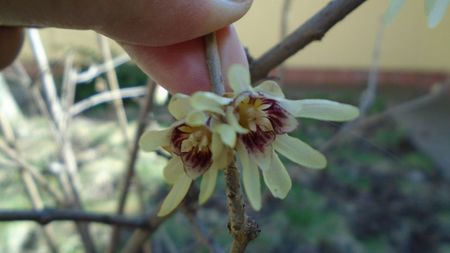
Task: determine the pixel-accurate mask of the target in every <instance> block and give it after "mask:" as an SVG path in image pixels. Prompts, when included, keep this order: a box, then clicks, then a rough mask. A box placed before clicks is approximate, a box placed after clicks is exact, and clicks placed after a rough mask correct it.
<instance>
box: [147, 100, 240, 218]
mask: <svg viewBox="0 0 450 253" xmlns="http://www.w3.org/2000/svg"><path fill="white" fill-rule="evenodd" d="M190 99H191V98H190V97H189V96H186V95H182V94H177V95H175V96H174V97H173V98H172V99H171V101H170V103H169V112H170V113H171V114H172V115H173V116H174V117H175V119H177V120H178V121H177V122H176V123H174V124H173V125H172V126H171V127H169V128H167V129H163V130H156V131H147V132H145V133H144V134H143V135H142V136H141V138H140V141H139V145H140V147H141V149H143V150H144V151H148V152H151V151H155V150H156V149H158V148H159V147H163V148H165V149H166V150H168V151H169V152H170V153H171V154H172V158H171V159H170V160H169V162H168V163H167V165H166V166H165V167H164V170H163V175H164V178H165V179H166V181H167V182H168V183H169V184H172V185H173V187H172V189H171V190H170V192H169V194H168V195H167V196H166V198H165V199H164V201H163V203H162V205H161V208H160V210H159V212H158V216H165V215H167V214H169V213H170V212H172V211H173V210H174V209H175V208H176V207H177V206H178V205H179V204H180V203H181V201H182V200H183V199H184V197H185V196H186V194H187V192H188V190H189V188H190V186H191V184H192V181H193V180H195V179H197V178H198V177H200V176H202V181H201V183H200V193H199V202H200V204H202V203H204V202H206V201H207V200H208V198H209V197H210V196H211V195H212V193H213V191H214V188H215V186H216V180H217V174H218V171H219V170H220V169H223V168H225V167H226V166H227V165H228V164H229V163H230V161H231V160H232V159H233V153H232V151H231V149H230V147H229V146H230V145H231V144H233V143H230V144H229V145H228V146H227V145H226V144H224V142H222V139H223V137H226V135H225V136H224V135H223V134H222V136H223V137H221V134H220V131H219V130H220V129H222V128H223V127H220V125H221V124H219V123H217V122H216V119H215V117H214V114H209V113H207V112H203V111H198V110H195V109H193V108H192V107H191V106H190V104H191V103H190ZM213 129H215V130H213ZM233 145H234V144H233Z"/></svg>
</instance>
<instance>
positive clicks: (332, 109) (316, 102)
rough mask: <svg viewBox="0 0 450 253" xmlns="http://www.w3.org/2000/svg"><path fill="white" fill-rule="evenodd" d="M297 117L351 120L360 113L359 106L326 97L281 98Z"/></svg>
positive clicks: (286, 107) (287, 108) (282, 102)
mask: <svg viewBox="0 0 450 253" xmlns="http://www.w3.org/2000/svg"><path fill="white" fill-rule="evenodd" d="M280 102H281V104H282V106H283V107H284V108H285V109H286V110H287V111H288V112H290V113H291V114H292V115H294V116H295V117H303V118H312V119H318V120H329V121H349V120H352V119H354V118H356V117H358V115H359V110H358V108H356V107H354V106H352V105H347V104H342V103H338V102H335V101H331V100H326V99H304V100H287V99H283V100H280Z"/></svg>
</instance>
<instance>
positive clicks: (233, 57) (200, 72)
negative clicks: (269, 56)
mask: <svg viewBox="0 0 450 253" xmlns="http://www.w3.org/2000/svg"><path fill="white" fill-rule="evenodd" d="M217 44H218V48H219V54H220V57H221V67H222V73H226V72H227V70H228V68H229V66H231V65H232V64H243V65H247V59H246V55H245V52H244V50H243V48H242V45H241V43H240V42H239V39H238V37H237V34H236V31H235V30H234V28H233V27H232V26H228V27H226V28H223V29H221V30H219V31H218V32H217ZM123 47H124V49H125V50H126V51H127V52H128V53H129V54H130V56H131V57H132V58H133V59H134V60H135V61H136V63H137V64H138V65H139V66H140V68H141V69H142V70H143V71H145V72H146V73H147V74H148V75H150V76H151V78H153V79H154V80H155V81H156V82H158V83H160V84H161V85H162V86H164V87H165V88H166V89H167V90H169V92H171V93H172V94H173V93H177V92H181V93H185V94H190V93H192V92H194V91H198V90H211V86H210V81H209V75H208V70H207V66H206V61H205V59H206V56H205V48H204V43H203V39H202V38H197V39H193V40H190V41H186V42H182V43H179V44H175V45H171V46H165V47H145V46H133V45H123ZM224 81H225V83H227V79H226V75H224Z"/></svg>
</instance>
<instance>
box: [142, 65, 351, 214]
mask: <svg viewBox="0 0 450 253" xmlns="http://www.w3.org/2000/svg"><path fill="white" fill-rule="evenodd" d="M228 80H229V82H230V83H229V85H230V87H231V89H232V90H233V92H232V93H230V94H225V95H224V96H218V95H216V94H214V93H211V92H197V93H194V94H193V95H192V96H187V95H184V94H176V95H174V96H173V97H172V99H171V101H170V103H169V107H168V108H169V112H170V113H171V114H172V115H173V116H174V117H175V119H176V120H177V121H176V122H175V123H174V124H173V125H172V126H171V127H169V128H168V129H164V130H158V131H147V132H145V133H144V134H143V135H142V137H141V139H140V147H141V148H142V149H143V150H144V151H154V150H156V149H158V148H159V147H163V148H165V149H167V150H168V151H169V152H170V153H171V154H172V158H171V160H170V161H169V162H168V164H167V166H166V167H165V168H164V177H165V179H166V181H167V182H168V183H169V184H173V187H172V189H171V190H170V192H169V194H168V195H167V197H166V198H165V200H164V201H163V203H162V205H161V208H160V210H159V213H158V215H159V216H165V215H167V214H169V213H170V212H172V211H173V210H174V209H175V208H176V207H177V206H178V205H179V203H180V202H181V201H182V200H183V198H184V197H185V195H186V193H187V192H188V190H189V187H190V185H191V184H192V181H193V180H195V179H196V178H198V177H199V176H202V181H201V184H200V193H199V195H200V196H199V202H200V204H203V203H204V202H206V201H207V200H208V198H209V197H210V196H211V195H212V193H213V191H214V188H215V185H216V179H217V175H218V172H219V170H221V169H224V168H226V167H227V166H228V165H229V164H230V163H231V162H234V159H235V157H236V158H237V162H238V166H239V168H240V169H241V173H242V182H243V186H244V190H245V193H246V195H247V197H248V200H249V202H250V204H251V206H252V207H253V208H254V209H255V210H259V209H260V208H261V185H260V184H261V180H260V172H261V173H262V176H263V179H264V182H265V184H266V185H267V187H268V188H269V190H270V192H271V193H272V195H273V196H274V197H277V198H281V199H283V198H285V197H286V195H287V194H288V192H289V190H290V188H291V185H292V183H291V178H290V176H289V174H288V172H287V170H286V168H285V167H284V165H283V163H282V162H281V161H280V158H279V156H278V154H281V155H282V156H284V157H286V158H288V159H290V160H291V161H293V162H295V163H297V164H299V165H302V166H305V167H309V168H316V169H319V168H324V167H325V166H326V159H325V157H324V156H323V155H322V154H321V153H320V152H318V151H317V150H315V149H313V148H312V147H310V146H309V145H308V144H306V143H304V142H303V141H301V140H299V139H296V138H293V137H291V136H289V135H287V133H289V132H291V131H293V130H294V129H295V128H296V127H297V126H298V122H297V120H296V119H295V117H305V118H314V119H319V120H329V121H348V120H351V119H354V118H355V117H357V116H358V109H357V108H355V107H353V106H351V105H346V104H341V103H337V102H333V101H329V100H322V99H306V100H289V99H286V98H285V97H284V94H283V92H282V91H281V89H280V87H279V86H278V85H277V83H276V82H274V81H264V82H262V83H261V84H259V85H258V86H257V87H252V86H251V83H250V74H249V71H248V69H247V68H245V67H244V66H241V65H233V66H232V67H231V68H230V71H229V73H228ZM258 168H259V169H258Z"/></svg>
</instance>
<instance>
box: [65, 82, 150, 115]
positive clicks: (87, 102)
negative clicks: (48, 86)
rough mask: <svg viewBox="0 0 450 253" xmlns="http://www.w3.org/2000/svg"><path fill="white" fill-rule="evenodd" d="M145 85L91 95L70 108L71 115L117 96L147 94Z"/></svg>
mask: <svg viewBox="0 0 450 253" xmlns="http://www.w3.org/2000/svg"><path fill="white" fill-rule="evenodd" d="M146 92H147V91H146V88H145V87H132V88H123V89H120V90H115V91H105V92H102V93H99V94H95V95H93V96H90V97H88V98H86V99H84V100H81V101H79V102H77V103H76V104H74V105H73V106H72V108H71V109H70V115H71V116H72V117H73V116H76V115H78V114H80V113H82V112H83V111H86V110H88V109H89V108H92V107H94V106H96V105H98V104H101V103H105V102H109V101H112V100H114V99H117V98H121V99H123V98H131V97H140V96H144V95H145V94H146Z"/></svg>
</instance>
